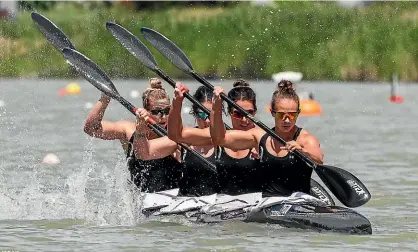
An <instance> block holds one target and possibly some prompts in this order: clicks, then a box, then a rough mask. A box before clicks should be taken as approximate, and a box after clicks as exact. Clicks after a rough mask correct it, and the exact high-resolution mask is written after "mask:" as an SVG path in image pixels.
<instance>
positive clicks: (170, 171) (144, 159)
mask: <svg viewBox="0 0 418 252" xmlns="http://www.w3.org/2000/svg"><path fill="white" fill-rule="evenodd" d="M149 84H150V87H149V88H147V89H146V90H145V91H144V92H143V94H142V103H143V109H138V111H137V123H136V124H135V123H134V122H131V121H117V122H111V121H106V120H103V116H104V113H105V110H106V108H107V106H108V105H109V102H110V98H109V97H107V96H105V95H103V94H102V96H101V98H100V100H99V101H98V102H97V103H96V105H95V106H94V107H93V109H92V110H91V111H90V113H89V115H88V117H87V120H86V122H85V125H84V132H86V133H87V134H88V135H90V136H92V137H95V138H100V139H104V140H119V141H120V142H121V144H122V148H123V150H124V151H125V154H126V158H127V161H128V162H127V163H128V169H129V171H130V174H131V180H132V182H134V183H135V185H136V186H137V187H138V188H139V189H140V190H141V191H143V192H157V191H164V190H169V189H173V188H177V187H178V181H179V179H180V176H181V168H182V165H181V163H180V162H179V161H180V157H179V155H178V154H179V152H173V151H171V152H170V153H167V152H166V153H164V152H161V151H160V152H158V153H151V154H150V152H152V150H150V149H149V148H148V141H149V140H151V139H153V140H155V139H159V141H161V142H163V143H164V139H166V140H168V141H170V140H169V139H168V137H159V136H158V135H157V134H155V133H154V132H153V131H151V130H150V129H148V128H147V127H146V126H145V127H144V125H143V124H141V123H140V120H138V117H139V115H140V114H141V113H142V114H144V113H147V116H150V117H151V118H152V119H153V120H154V121H155V122H157V123H158V124H159V125H160V126H161V127H163V128H166V126H167V120H168V114H169V111H170V99H169V96H168V94H167V92H166V91H165V89H164V88H163V87H162V85H161V81H160V80H159V79H157V78H152V79H150V81H149ZM173 145H176V144H175V143H173ZM133 146H134V148H133Z"/></svg>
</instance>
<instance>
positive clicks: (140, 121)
mask: <svg viewBox="0 0 418 252" xmlns="http://www.w3.org/2000/svg"><path fill="white" fill-rule="evenodd" d="M148 116H149V113H148V111H146V110H145V109H138V110H137V111H136V118H137V120H136V131H135V137H134V142H133V149H134V153H135V156H136V157H138V158H139V159H142V160H152V159H158V158H163V157H166V156H168V155H171V154H173V153H174V152H175V151H176V149H177V143H176V142H174V141H171V140H170V139H169V138H168V137H167V136H164V137H159V138H156V139H151V140H149V139H148V138H147V134H148V131H149V129H148V128H147V122H146V120H147V118H148Z"/></svg>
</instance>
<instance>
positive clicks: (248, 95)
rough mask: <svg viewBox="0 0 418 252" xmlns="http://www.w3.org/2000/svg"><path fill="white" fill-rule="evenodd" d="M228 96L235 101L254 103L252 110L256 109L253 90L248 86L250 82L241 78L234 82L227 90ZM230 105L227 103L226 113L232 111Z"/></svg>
mask: <svg viewBox="0 0 418 252" xmlns="http://www.w3.org/2000/svg"><path fill="white" fill-rule="evenodd" d="M228 97H229V98H230V99H231V100H233V101H234V102H236V101H250V102H251V103H252V104H253V105H254V110H255V111H257V100H256V95H255V92H254V90H253V89H252V88H250V84H249V83H248V82H246V81H245V80H243V79H239V80H237V81H235V82H234V84H233V88H232V89H231V90H230V91H229V92H228ZM232 108H233V107H232V106H231V105H229V104H228V113H231V112H232Z"/></svg>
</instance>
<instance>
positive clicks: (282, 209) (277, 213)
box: [270, 204, 292, 216]
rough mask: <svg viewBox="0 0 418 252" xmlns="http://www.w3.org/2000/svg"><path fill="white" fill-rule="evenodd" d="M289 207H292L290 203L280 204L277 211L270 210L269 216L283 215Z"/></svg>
mask: <svg viewBox="0 0 418 252" xmlns="http://www.w3.org/2000/svg"><path fill="white" fill-rule="evenodd" d="M290 208H292V205H288V204H284V205H283V206H282V208H280V210H278V211H275V210H272V211H270V215H271V216H284V215H285V214H286V213H287V212H289V210H290Z"/></svg>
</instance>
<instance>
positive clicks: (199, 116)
mask: <svg viewBox="0 0 418 252" xmlns="http://www.w3.org/2000/svg"><path fill="white" fill-rule="evenodd" d="M185 92H188V89H187V88H186V87H185V86H184V85H182V84H181V83H178V84H177V85H176V88H175V91H174V98H173V103H172V108H171V110H170V120H169V121H168V137H169V138H170V139H171V140H173V141H175V142H183V141H182V140H183V137H182V136H183V135H182V134H179V132H184V135H186V136H189V137H186V138H187V139H189V138H191V139H192V141H189V142H184V143H186V144H189V145H191V148H192V149H194V150H195V151H197V152H199V153H200V154H201V155H202V156H204V157H205V158H206V159H208V160H209V161H210V162H211V163H213V164H214V163H215V150H214V148H213V145H212V143H211V138H210V134H209V116H207V115H206V114H205V113H204V112H202V111H200V110H199V109H198V107H197V106H196V105H194V104H193V106H192V114H193V116H194V118H195V120H196V124H197V127H196V128H185V129H183V123H182V119H181V107H182V103H183V99H184V96H183V94H184V93H185ZM212 96H213V92H212V91H211V90H210V89H208V88H207V87H205V86H200V87H199V88H198V89H197V90H196V92H195V93H194V94H193V97H194V98H195V99H196V100H197V101H199V102H200V103H201V104H202V105H203V106H205V107H206V108H207V109H208V110H211V109H212ZM196 130H197V131H198V132H199V133H200V135H196V134H194V133H193V132H196ZM182 162H183V164H184V170H183V176H182V178H181V180H180V183H179V189H180V190H179V194H180V195H184V196H203V195H209V194H213V193H217V192H218V191H219V183H218V178H217V174H216V171H214V170H211V169H210V168H209V167H208V166H207V165H205V164H202V162H201V161H200V160H198V159H197V158H196V157H195V156H193V155H191V154H190V153H189V152H187V151H186V150H182Z"/></svg>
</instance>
